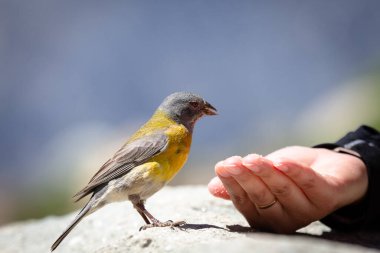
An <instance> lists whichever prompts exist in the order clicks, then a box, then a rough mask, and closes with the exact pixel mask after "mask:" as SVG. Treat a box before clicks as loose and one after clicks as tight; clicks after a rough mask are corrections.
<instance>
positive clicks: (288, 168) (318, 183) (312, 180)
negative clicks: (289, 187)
mask: <svg viewBox="0 0 380 253" xmlns="http://www.w3.org/2000/svg"><path fill="white" fill-rule="evenodd" d="M274 165H275V167H276V168H277V169H278V170H280V171H281V172H283V173H284V174H285V175H287V176H288V177H289V178H291V179H292V180H293V181H294V182H295V183H296V184H297V185H298V187H300V189H301V190H302V191H303V193H304V194H305V195H306V196H307V198H308V200H309V201H310V202H311V203H312V204H314V205H315V206H320V203H325V204H326V205H330V204H332V205H334V203H333V202H332V201H326V199H331V197H329V198H328V196H331V194H333V193H332V192H331V191H330V189H331V187H329V186H328V184H327V183H326V181H325V180H324V179H323V177H322V176H321V175H320V174H318V173H317V172H316V171H314V170H313V169H312V168H310V167H309V166H306V165H303V164H302V163H299V162H295V161H292V160H289V159H279V160H277V161H275V162H274ZM327 202H331V203H327Z"/></svg>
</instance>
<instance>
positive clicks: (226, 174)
mask: <svg viewBox="0 0 380 253" xmlns="http://www.w3.org/2000/svg"><path fill="white" fill-rule="evenodd" d="M216 174H217V175H218V176H221V177H231V174H230V173H229V172H228V171H227V170H226V169H225V168H218V169H217V170H216Z"/></svg>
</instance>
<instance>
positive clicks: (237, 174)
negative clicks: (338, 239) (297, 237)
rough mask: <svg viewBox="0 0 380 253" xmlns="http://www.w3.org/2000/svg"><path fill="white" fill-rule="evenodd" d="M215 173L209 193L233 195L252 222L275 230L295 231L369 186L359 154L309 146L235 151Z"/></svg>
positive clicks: (360, 194) (351, 200)
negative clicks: (259, 152)
mask: <svg viewBox="0 0 380 253" xmlns="http://www.w3.org/2000/svg"><path fill="white" fill-rule="evenodd" d="M215 172H216V174H217V176H218V177H217V178H214V179H212V180H211V181H210V183H209V191H210V192H211V194H213V195H214V196H216V197H220V198H224V199H231V200H232V202H233V204H234V205H235V207H236V208H237V209H238V210H239V211H240V213H241V214H242V215H243V216H244V217H245V218H246V220H247V221H248V223H249V224H250V226H252V227H254V228H257V229H262V230H268V231H273V232H278V233H290V232H294V231H295V230H297V229H299V228H301V227H304V226H306V225H308V224H309V223H311V222H313V221H315V220H319V219H321V218H323V217H325V216H326V215H328V214H330V213H331V212H333V211H335V210H336V209H339V208H340V207H343V206H346V205H349V204H352V203H354V202H357V201H360V199H361V198H363V196H364V195H365V193H366V191H367V186H368V179H367V170H366V167H365V165H364V163H363V162H362V161H361V160H360V159H358V158H356V157H354V156H351V155H347V154H341V153H337V152H334V151H331V150H327V149H317V148H308V147H296V146H294V147H287V148H283V149H280V150H278V151H275V152H273V153H271V154H269V155H267V156H265V157H262V156H259V155H255V154H251V155H248V156H246V157H244V158H241V157H239V156H233V157H230V158H228V159H226V160H224V161H221V162H219V163H217V164H216V165H215ZM274 200H277V202H275V203H274V204H273V205H271V204H272V203H273V202H274ZM266 206H268V207H266Z"/></svg>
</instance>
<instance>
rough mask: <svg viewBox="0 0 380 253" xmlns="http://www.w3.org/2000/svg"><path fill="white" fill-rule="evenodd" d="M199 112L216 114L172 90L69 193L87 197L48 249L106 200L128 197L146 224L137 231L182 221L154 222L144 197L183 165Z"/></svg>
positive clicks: (199, 101) (190, 96) (203, 103)
mask: <svg viewBox="0 0 380 253" xmlns="http://www.w3.org/2000/svg"><path fill="white" fill-rule="evenodd" d="M204 115H217V110H216V109H215V107H213V106H212V105H211V104H210V103H208V102H207V101H205V100H204V99H203V98H202V97H200V96H199V95H197V94H194V93H190V92H175V93H172V94H170V95H169V96H167V97H166V98H165V99H164V100H163V102H162V103H161V104H160V105H159V107H158V108H157V109H156V111H155V112H154V113H153V115H152V117H151V118H150V119H149V120H148V121H147V122H146V123H145V124H144V125H142V126H141V127H140V128H139V129H138V130H137V131H136V132H135V133H134V134H133V135H132V136H131V137H130V138H129V139H128V140H127V142H126V143H125V144H124V145H123V146H122V147H121V148H120V149H119V150H118V151H117V152H116V153H115V154H114V155H113V157H111V158H110V159H109V160H108V161H106V162H105V163H104V164H103V165H102V166H101V167H100V169H99V170H98V171H97V172H96V173H95V175H94V176H93V177H92V178H91V180H90V181H89V183H88V184H87V186H85V187H84V188H83V189H82V190H80V191H79V192H78V193H77V194H75V195H74V198H77V199H76V200H75V201H79V200H80V199H82V198H84V197H86V196H88V195H91V197H90V199H89V200H88V202H87V204H86V205H85V206H84V207H83V208H82V209H81V211H80V212H79V213H78V214H77V216H76V217H75V218H74V220H73V221H72V222H71V223H70V224H69V226H68V227H67V228H66V229H65V230H64V232H63V233H62V234H61V235H60V236H59V237H58V239H57V240H56V241H55V242H54V243H53V244H52V246H51V249H50V250H51V251H54V250H55V249H56V248H57V247H58V245H59V244H60V243H61V242H62V240H63V239H64V238H65V237H66V236H67V235H68V234H69V233H70V232H71V230H72V229H73V228H74V227H75V226H76V225H77V224H78V223H79V222H80V221H81V220H82V219H83V218H84V217H86V216H87V215H89V214H91V213H93V212H95V211H97V210H98V209H100V208H102V207H103V206H105V205H107V204H109V203H112V202H119V201H128V200H129V201H131V202H132V204H133V207H134V208H135V209H136V210H137V212H138V213H139V214H140V215H141V217H142V218H143V220H144V221H145V223H146V225H144V226H142V227H141V228H140V230H141V229H147V228H150V227H165V226H171V227H173V226H180V225H182V224H184V222H182V221H180V222H173V221H171V220H168V221H166V222H161V221H159V220H158V219H156V218H155V217H154V216H153V215H152V214H151V213H150V212H148V211H147V210H146V208H145V201H146V200H147V199H148V198H149V197H151V196H152V195H153V194H154V193H156V192H157V191H159V190H160V189H161V188H162V187H163V186H165V185H166V184H167V183H168V182H169V181H170V180H171V179H173V177H174V176H175V175H176V174H177V172H178V171H179V170H180V169H181V168H182V167H183V165H184V164H185V163H186V161H187V158H188V155H189V152H190V146H191V142H192V134H193V130H194V125H195V123H196V121H197V120H198V119H200V118H201V117H202V116H204Z"/></svg>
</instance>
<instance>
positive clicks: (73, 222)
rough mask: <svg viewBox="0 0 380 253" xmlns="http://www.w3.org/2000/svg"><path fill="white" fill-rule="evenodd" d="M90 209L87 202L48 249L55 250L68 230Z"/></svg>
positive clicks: (89, 204)
mask: <svg viewBox="0 0 380 253" xmlns="http://www.w3.org/2000/svg"><path fill="white" fill-rule="evenodd" d="M90 210H91V203H90V202H88V203H87V204H86V205H85V207H83V209H82V210H81V211H80V212H79V213H78V215H77V216H76V217H75V219H74V220H73V221H72V222H71V224H70V225H69V226H68V227H67V228H66V230H65V231H64V232H63V233H62V234H61V235H60V236H59V237H58V239H57V240H56V241H55V242H54V243H53V245H52V246H51V248H50V250H51V251H53V250H55V249H56V248H57V247H58V245H59V244H60V243H61V242H62V241H63V239H65V237H66V236H67V235H68V234H69V233H70V231H71V230H72V229H73V228H74V227H75V226H76V225H77V224H78V223H79V222H80V221H81V220H82V219H83V218H84V217H85V216H86V214H87V213H88V211H90Z"/></svg>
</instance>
